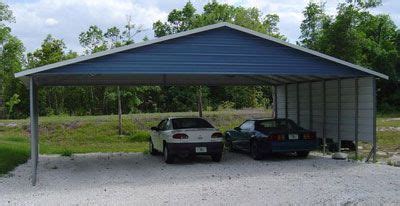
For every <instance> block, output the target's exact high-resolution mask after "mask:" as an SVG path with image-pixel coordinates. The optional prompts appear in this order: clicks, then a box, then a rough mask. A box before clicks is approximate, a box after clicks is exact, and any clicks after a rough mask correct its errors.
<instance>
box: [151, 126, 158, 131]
mask: <svg viewBox="0 0 400 206" xmlns="http://www.w3.org/2000/svg"><path fill="white" fill-rule="evenodd" d="M150 129H151V130H154V131H158V128H157V127H151V128H150Z"/></svg>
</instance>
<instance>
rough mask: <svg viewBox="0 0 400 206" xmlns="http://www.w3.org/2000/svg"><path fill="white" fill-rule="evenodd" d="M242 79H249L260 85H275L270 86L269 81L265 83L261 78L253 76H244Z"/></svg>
mask: <svg viewBox="0 0 400 206" xmlns="http://www.w3.org/2000/svg"><path fill="white" fill-rule="evenodd" d="M244 77H245V78H247V79H251V80H254V81H257V82H260V83H262V84H269V85H275V84H272V83H271V82H269V81H267V80H264V79H261V78H258V77H255V76H249V75H245V76H244Z"/></svg>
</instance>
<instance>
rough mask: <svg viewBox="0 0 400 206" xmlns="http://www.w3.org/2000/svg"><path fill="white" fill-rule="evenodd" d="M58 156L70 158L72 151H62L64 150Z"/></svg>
mask: <svg viewBox="0 0 400 206" xmlns="http://www.w3.org/2000/svg"><path fill="white" fill-rule="evenodd" d="M60 155H61V156H63V157H71V156H72V151H71V150H69V149H64V150H63V151H62V152H61V154H60Z"/></svg>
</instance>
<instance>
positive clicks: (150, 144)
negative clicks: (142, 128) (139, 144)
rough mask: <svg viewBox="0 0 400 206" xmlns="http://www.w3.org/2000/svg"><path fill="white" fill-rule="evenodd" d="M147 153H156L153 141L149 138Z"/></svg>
mask: <svg viewBox="0 0 400 206" xmlns="http://www.w3.org/2000/svg"><path fill="white" fill-rule="evenodd" d="M149 153H150V154H151V155H156V154H157V150H155V149H154V144H153V141H151V139H150V140H149Z"/></svg>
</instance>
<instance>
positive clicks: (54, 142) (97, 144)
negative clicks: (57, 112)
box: [0, 110, 271, 174]
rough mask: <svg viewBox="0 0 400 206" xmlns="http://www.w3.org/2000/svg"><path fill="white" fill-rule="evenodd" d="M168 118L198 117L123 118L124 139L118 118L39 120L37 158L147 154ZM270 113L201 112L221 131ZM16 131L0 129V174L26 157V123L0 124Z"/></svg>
mask: <svg viewBox="0 0 400 206" xmlns="http://www.w3.org/2000/svg"><path fill="white" fill-rule="evenodd" d="M170 116H174V117H178V116H186V117H187V116H197V113H196V112H182V113H151V114H129V115H123V135H121V136H119V135H118V125H117V122H118V116H117V115H108V116H50V117H40V118H39V133H40V139H39V148H40V154H60V155H62V156H71V155H72V154H76V153H91V152H144V153H146V152H147V148H148V147H147V141H148V138H149V136H150V127H152V126H156V125H157V124H158V123H159V122H160V120H161V119H163V118H167V117H170ZM269 116H271V113H270V111H265V110H240V111H234V110H232V111H216V112H204V117H205V118H207V119H208V120H209V121H210V122H211V123H212V124H214V125H215V126H216V127H218V128H220V129H221V130H222V131H225V130H228V129H231V128H233V127H235V126H238V125H239V124H240V123H241V122H243V121H244V120H245V119H248V118H253V117H254V118H256V117H269ZM0 122H1V123H16V124H17V126H16V127H5V126H0V146H1V147H0V174H4V173H6V172H8V171H10V170H12V169H13V168H14V167H15V166H16V165H18V164H21V163H23V162H25V161H26V160H27V158H28V157H29V120H28V119H23V120H0Z"/></svg>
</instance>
